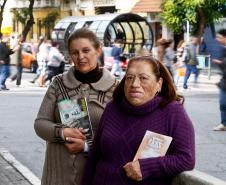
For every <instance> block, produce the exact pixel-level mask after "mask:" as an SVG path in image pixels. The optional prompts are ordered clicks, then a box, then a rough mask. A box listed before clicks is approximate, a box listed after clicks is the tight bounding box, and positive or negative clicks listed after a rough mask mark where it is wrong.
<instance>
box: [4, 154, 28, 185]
mask: <svg viewBox="0 0 226 185" xmlns="http://www.w3.org/2000/svg"><path fill="white" fill-rule="evenodd" d="M0 185H31V183H29V182H28V181H27V180H26V179H25V177H24V176H23V175H21V173H19V172H18V171H17V170H16V169H15V168H14V167H13V166H12V165H11V164H9V163H8V162H7V161H6V160H5V159H4V158H3V157H2V156H1V155H0Z"/></svg>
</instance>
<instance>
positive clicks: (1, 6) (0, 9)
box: [0, 0, 7, 38]
mask: <svg viewBox="0 0 226 185" xmlns="http://www.w3.org/2000/svg"><path fill="white" fill-rule="evenodd" d="M6 2H7V0H4V1H2V4H0V38H1V37H2V32H1V28H2V21H3V12H4V8H5V4H6Z"/></svg>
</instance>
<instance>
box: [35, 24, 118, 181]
mask: <svg viewBox="0 0 226 185" xmlns="http://www.w3.org/2000/svg"><path fill="white" fill-rule="evenodd" d="M68 48H69V54H70V57H71V60H72V61H73V64H74V66H73V67H71V68H70V69H69V71H67V72H66V73H63V74H62V75H59V76H57V77H56V78H54V80H53V82H52V83H51V84H50V86H49V88H48V90H47V92H46V95H45V97H44V99H43V102H42V104H41V107H40V109H39V112H38V115H37V118H36V120H35V125H34V128H35V131H36V133H37V135H38V136H39V137H41V138H42V139H44V140H46V143H47V148H46V156H45V164H44V169H43V175H42V185H80V181H81V177H82V174H83V170H84V165H85V162H86V158H87V151H88V150H89V147H90V144H91V142H90V140H89V141H88V140H87V138H86V134H85V133H84V130H81V129H78V128H72V127H70V126H67V125H65V124H62V121H61V117H60V113H59V102H62V101H63V100H72V101H74V100H76V99H78V98H81V97H85V98H86V99H87V104H88V110H89V116H90V120H91V124H92V128H93V132H94V133H95V131H96V129H97V127H98V123H99V121H100V117H101V115H102V113H103V110H104V108H105V105H106V103H107V102H109V100H111V98H112V92H113V90H114V89H115V87H116V86H117V84H118V82H117V81H116V79H115V78H114V77H113V76H112V75H111V74H110V72H109V71H108V70H106V69H104V68H103V69H100V68H99V66H98V58H99V55H100V53H101V48H100V42H99V41H98V39H97V37H96V35H95V34H94V33H93V32H92V31H90V30H88V29H86V28H81V29H79V30H76V31H75V32H74V33H72V35H70V37H69V39H68Z"/></svg>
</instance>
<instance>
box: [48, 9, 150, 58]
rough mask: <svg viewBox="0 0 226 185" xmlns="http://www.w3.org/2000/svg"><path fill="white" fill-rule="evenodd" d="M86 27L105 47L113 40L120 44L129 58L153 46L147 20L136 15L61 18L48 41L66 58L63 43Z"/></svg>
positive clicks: (64, 44) (116, 14) (65, 49)
mask: <svg viewBox="0 0 226 185" xmlns="http://www.w3.org/2000/svg"><path fill="white" fill-rule="evenodd" d="M82 27H88V28H89V29H90V30H92V31H93V32H94V33H96V35H97V37H98V38H99V39H100V41H101V42H102V43H103V44H104V46H105V47H109V46H111V45H112V44H113V42H114V40H115V39H116V38H120V39H122V41H123V44H122V47H123V52H124V53H125V54H128V55H133V54H134V53H135V52H137V51H138V50H140V49H141V48H143V47H145V48H146V49H148V50H150V51H151V49H152V46H153V32H152V29H151V27H150V25H149V23H148V22H147V20H146V19H145V18H143V17H141V16H139V15H137V14H133V13H125V14H118V13H114V14H110V13H109V14H101V15H95V16H69V17H65V18H63V19H61V20H60V21H59V22H58V23H57V24H56V25H55V27H54V30H53V32H52V34H51V38H52V40H55V41H58V42H59V43H60V50H61V51H62V52H63V53H64V54H65V56H67V48H66V45H67V44H66V43H67V40H68V37H69V35H70V34H71V33H72V32H73V31H75V30H76V29H79V28H82Z"/></svg>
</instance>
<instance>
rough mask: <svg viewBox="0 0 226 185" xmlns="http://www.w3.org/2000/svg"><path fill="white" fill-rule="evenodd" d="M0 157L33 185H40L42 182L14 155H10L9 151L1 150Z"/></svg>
mask: <svg viewBox="0 0 226 185" xmlns="http://www.w3.org/2000/svg"><path fill="white" fill-rule="evenodd" d="M0 155H1V156H2V157H3V158H4V159H5V160H6V161H7V162H8V163H9V164H10V165H12V166H13V167H14V168H16V170H17V171H19V172H20V173H21V175H23V176H24V177H25V178H26V179H27V180H28V181H29V182H30V183H31V184H32V185H40V184H41V181H40V179H39V178H38V177H36V176H35V175H34V174H33V173H32V172H31V171H30V170H29V169H28V168H27V167H26V166H24V165H23V164H21V163H20V162H19V161H17V160H16V158H15V157H13V155H12V154H10V152H9V151H7V150H5V149H3V148H0Z"/></svg>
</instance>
